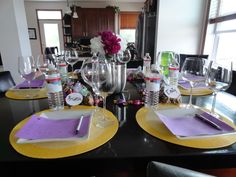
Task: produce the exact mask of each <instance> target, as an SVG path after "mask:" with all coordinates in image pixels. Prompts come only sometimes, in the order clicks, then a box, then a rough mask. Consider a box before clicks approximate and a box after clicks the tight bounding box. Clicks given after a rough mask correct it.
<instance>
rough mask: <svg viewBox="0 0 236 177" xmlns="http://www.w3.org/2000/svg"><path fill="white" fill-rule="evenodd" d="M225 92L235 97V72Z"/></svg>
mask: <svg viewBox="0 0 236 177" xmlns="http://www.w3.org/2000/svg"><path fill="white" fill-rule="evenodd" d="M225 92H227V93H230V94H232V95H234V96H236V71H233V74H232V83H231V85H230V86H229V88H228V89H227V90H226V91H225Z"/></svg>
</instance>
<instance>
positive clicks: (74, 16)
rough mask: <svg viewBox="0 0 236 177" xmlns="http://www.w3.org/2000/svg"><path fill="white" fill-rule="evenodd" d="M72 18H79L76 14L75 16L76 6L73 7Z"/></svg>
mask: <svg viewBox="0 0 236 177" xmlns="http://www.w3.org/2000/svg"><path fill="white" fill-rule="evenodd" d="M72 17H73V18H79V17H78V14H77V12H76V6H75V5H74V12H73V16H72Z"/></svg>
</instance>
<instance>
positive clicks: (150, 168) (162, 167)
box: [147, 161, 213, 177]
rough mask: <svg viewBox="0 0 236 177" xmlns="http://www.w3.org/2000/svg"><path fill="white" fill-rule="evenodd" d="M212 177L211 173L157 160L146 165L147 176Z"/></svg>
mask: <svg viewBox="0 0 236 177" xmlns="http://www.w3.org/2000/svg"><path fill="white" fill-rule="evenodd" d="M173 176H174V177H213V176H211V175H208V174H205V173H200V172H197V171H193V170H190V169H186V168H182V167H177V166H174V165H169V164H165V163H161V162H157V161H151V162H149V163H148V165H147V177H173Z"/></svg>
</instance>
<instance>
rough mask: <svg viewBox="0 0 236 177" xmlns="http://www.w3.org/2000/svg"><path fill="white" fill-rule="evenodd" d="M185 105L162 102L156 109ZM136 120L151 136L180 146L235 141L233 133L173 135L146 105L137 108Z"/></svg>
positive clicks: (203, 146) (201, 146)
mask: <svg viewBox="0 0 236 177" xmlns="http://www.w3.org/2000/svg"><path fill="white" fill-rule="evenodd" d="M185 106H186V105H184V104H182V105H179V106H176V105H170V104H162V105H160V106H159V107H158V109H159V110H163V109H171V108H178V107H185ZM221 118H222V119H223V120H224V121H225V122H226V123H228V124H229V125H231V126H232V127H234V128H236V127H235V126H234V124H233V123H232V122H230V121H229V120H228V119H226V118H223V117H221ZM136 121H137V122H138V124H139V126H140V127H141V128H142V129H143V130H145V131H146V132H147V133H149V134H151V135H152V136H154V137H156V138H159V139H161V140H164V141H167V142H170V143H173V144H177V145H181V146H186V147H192V148H199V149H214V148H221V147H225V146H229V145H231V144H233V143H235V142H236V135H235V134H228V135H221V136H214V137H207V138H206V137H204V138H193V139H179V138H177V137H176V136H175V135H173V134H172V133H171V132H170V131H169V130H168V128H167V127H166V126H165V125H164V124H163V123H162V122H161V121H159V119H158V118H157V115H156V114H155V113H154V112H153V111H152V110H150V109H148V108H146V107H142V108H141V109H140V110H138V112H137V113H136ZM193 126H194V125H193Z"/></svg>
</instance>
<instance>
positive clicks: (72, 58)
mask: <svg viewBox="0 0 236 177" xmlns="http://www.w3.org/2000/svg"><path fill="white" fill-rule="evenodd" d="M64 55H65V60H66V62H67V63H68V64H69V65H70V66H71V72H72V73H73V72H74V68H73V66H74V64H75V63H77V62H78V61H79V57H78V53H77V51H76V50H66V51H64Z"/></svg>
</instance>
